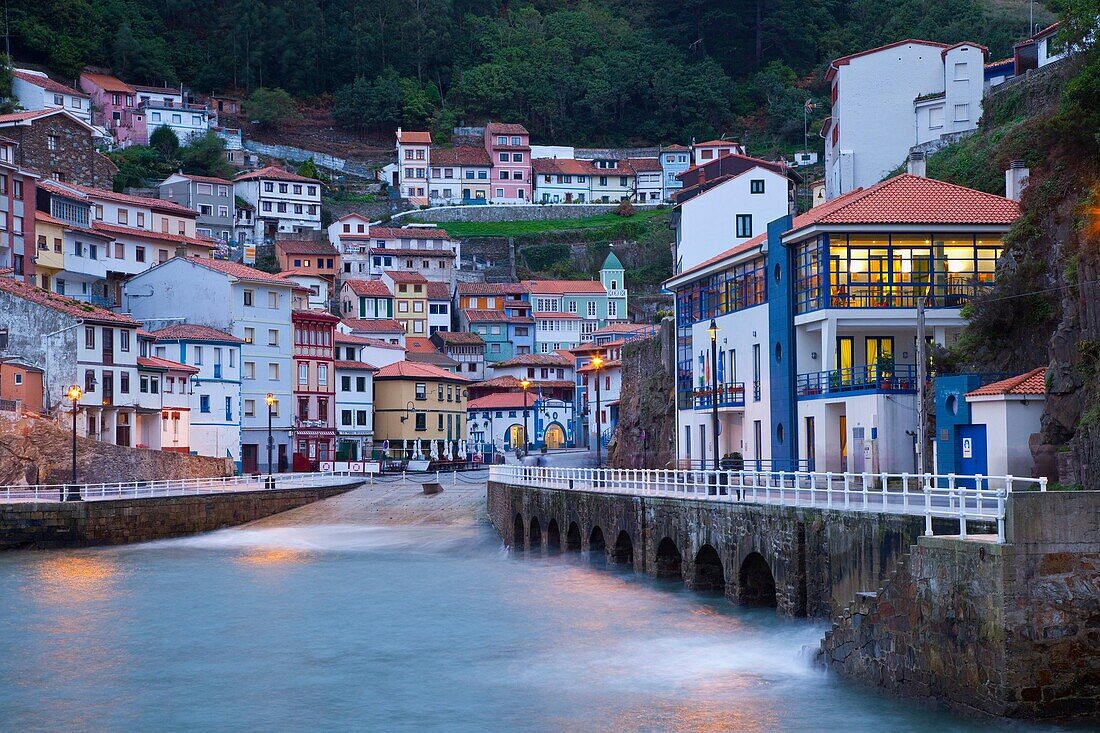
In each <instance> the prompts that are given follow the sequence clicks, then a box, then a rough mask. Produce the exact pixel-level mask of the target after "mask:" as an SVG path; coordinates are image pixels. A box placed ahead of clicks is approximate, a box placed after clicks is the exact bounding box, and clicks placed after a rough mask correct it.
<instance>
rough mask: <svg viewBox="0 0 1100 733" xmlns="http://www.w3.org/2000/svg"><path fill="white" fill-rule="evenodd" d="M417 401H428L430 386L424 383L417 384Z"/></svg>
mask: <svg viewBox="0 0 1100 733" xmlns="http://www.w3.org/2000/svg"><path fill="white" fill-rule="evenodd" d="M416 399H418V400H426V399H428V385H427V384H425V383H424V382H417V383H416Z"/></svg>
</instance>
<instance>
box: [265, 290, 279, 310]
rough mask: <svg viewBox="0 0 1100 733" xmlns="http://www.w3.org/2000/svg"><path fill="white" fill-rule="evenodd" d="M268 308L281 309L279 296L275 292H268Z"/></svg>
mask: <svg viewBox="0 0 1100 733" xmlns="http://www.w3.org/2000/svg"><path fill="white" fill-rule="evenodd" d="M267 307H268V308H278V307H279V294H278V293H276V292H274V291H268V294H267Z"/></svg>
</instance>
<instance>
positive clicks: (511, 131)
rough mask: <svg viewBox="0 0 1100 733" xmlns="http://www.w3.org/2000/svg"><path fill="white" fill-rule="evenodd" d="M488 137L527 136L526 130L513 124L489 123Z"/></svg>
mask: <svg viewBox="0 0 1100 733" xmlns="http://www.w3.org/2000/svg"><path fill="white" fill-rule="evenodd" d="M489 134H490V135H527V134H528V132H527V128H526V127H524V126H523V125H520V124H518V123H513V122H490V123H489Z"/></svg>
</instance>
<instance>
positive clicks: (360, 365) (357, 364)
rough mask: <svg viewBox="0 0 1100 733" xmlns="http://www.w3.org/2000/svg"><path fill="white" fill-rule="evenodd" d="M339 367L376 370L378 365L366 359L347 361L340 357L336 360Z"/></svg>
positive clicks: (367, 370)
mask: <svg viewBox="0 0 1100 733" xmlns="http://www.w3.org/2000/svg"><path fill="white" fill-rule="evenodd" d="M336 368H337V369H359V370H362V371H366V372H376V371H378V367H376V366H374V365H373V364H368V363H366V362H365V361H347V360H341V359H338V360H337V361H336Z"/></svg>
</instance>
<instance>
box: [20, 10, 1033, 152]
mask: <svg viewBox="0 0 1100 733" xmlns="http://www.w3.org/2000/svg"><path fill="white" fill-rule="evenodd" d="M1036 5H1037V8H1038V12H1039V16H1038V18H1037V19H1038V20H1039V21H1046V20H1048V19H1049V14H1048V12H1047V11H1046V10H1045V9H1044V8H1043V6H1042V5H1041V4H1039V3H1037V4H1036ZM1027 28H1028V18H1027V0H680V1H679V2H668V1H667V0H580V1H575V0H477V1H476V2H475V1H474V0H219V1H218V2H211V1H210V0H157V2H148V0H15V2H13V3H11V4H10V29H11V43H12V53H13V56H14V57H15V59H16V60H17V61H23V62H36V63H41V64H45V65H47V66H49V67H50V68H51V69H52V70H54V71H55V72H57V73H59V74H60V75H61V76H62V77H67V78H71V77H73V76H75V75H76V73H77V72H78V71H79V69H80V68H81V67H82V66H83V65H85V64H96V65H102V66H110V67H113V68H114V70H115V71H116V73H118V74H120V75H121V76H123V77H125V78H126V79H129V80H133V81H135V82H138V83H141V82H145V83H154V82H160V81H167V82H170V83H176V82H183V83H185V84H187V85H189V86H191V87H192V88H194V89H196V90H203V91H207V90H210V91H215V90H216V91H223V90H227V89H236V90H240V91H242V92H244V93H247V92H249V91H251V90H253V89H255V88H257V87H269V88H273V87H280V88H283V89H286V90H287V91H289V92H290V93H291V94H294V95H295V96H297V97H299V98H306V97H320V98H319V100H317V101H319V102H320V103H322V104H325V105H327V104H329V103H330V102H332V101H334V102H335V107H334V114H336V116H337V119H338V120H339V121H340V122H341V123H343V124H345V125H348V126H353V127H360V128H372V127H373V128H378V129H386V128H389V127H392V126H393V125H395V124H399V123H404V124H406V125H432V126H433V128H434V129H437V130H445V129H447V128H448V127H450V126H452V125H453V124H455V123H457V122H461V121H466V122H468V123H471V124H473V123H477V122H482V121H484V120H485V119H488V118H493V119H509V120H519V121H522V122H524V123H525V124H527V126H528V127H529V129H531V130H532V132H533V133H534V134H535V135H536V137H537V138H538V139H539V140H540V141H541V142H557V141H569V142H572V143H585V142H590V143H627V142H635V143H645V142H650V143H652V142H662V141H672V140H680V141H682V140H684V138H685V137H689V136H698V137H708V136H711V135H714V134H717V133H732V134H743V133H744V132H745V131H751V133H752V134H753V135H754V136H756V137H757V140H756V146H755V147H757V149H759V148H760V147H766V146H767V145H768V144H770V143H775V144H782V143H797V142H799V141H800V140H801V134H802V105H803V102H804V101H805V100H806V99H807V98H809V97H811V96H813V95H814V94H815V93H818V92H819V91H820V87H819V82H818V81H817V80H819V79H820V78H821V73H822V72H823V70H824V68H825V64H826V63H827V61H828V60H829V59H830V58H832V57H834V56H837V55H841V54H844V53H848V52H851V51H855V50H859V49H863V48H868V47H871V46H875V45H878V44H880V43H885V42H890V41H895V40H899V39H902V38H908V37H919V38H928V39H932V40H943V41H957V40H961V39H968V40H972V41H977V42H980V43H984V44H986V45H988V46H989V47H990V49H991V53H992V54H993V55H994V56H1004V55H1007V54H1008V53H1009V52H1010V49H1011V43H1012V41H1013V40H1014V39H1018V38H1020V37H1022V36H1025V35H1026V34H1027ZM356 82H358V83H356ZM328 95H331V98H329V96H328ZM822 96H824V95H822ZM824 108H825V105H820V106H819V108H818V112H817V113H816V115H817V116H823V115H824V113H825V109H824ZM761 143H763V145H761Z"/></svg>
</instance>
